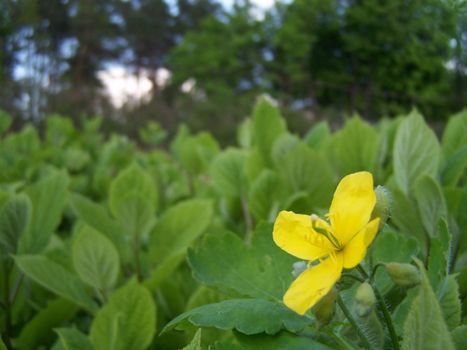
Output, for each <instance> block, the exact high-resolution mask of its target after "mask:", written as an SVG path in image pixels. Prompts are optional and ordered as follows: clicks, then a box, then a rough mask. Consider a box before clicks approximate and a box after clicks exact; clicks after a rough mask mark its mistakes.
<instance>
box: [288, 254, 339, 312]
mask: <svg viewBox="0 0 467 350" xmlns="http://www.w3.org/2000/svg"><path fill="white" fill-rule="evenodd" d="M341 271H342V254H333V255H331V256H330V257H329V258H327V259H326V260H323V261H322V262H320V263H319V264H318V265H316V266H313V267H310V268H309V269H307V270H305V271H304V272H302V274H301V275H300V276H298V277H297V279H296V280H295V281H294V282H293V283H292V284H291V286H290V287H289V289H288V290H287V292H286V293H285V295H284V304H285V305H286V306H287V307H288V308H290V309H292V310H293V311H295V312H296V313H298V314H300V315H303V314H304V313H305V312H306V311H307V310H309V309H310V308H311V307H313V305H315V304H316V303H317V302H318V301H320V300H321V298H323V297H324V296H325V295H326V294H327V293H328V292H329V290H330V289H331V288H332V286H333V285H334V284H335V283H336V282H337V280H338V279H339V278H340V276H341Z"/></svg>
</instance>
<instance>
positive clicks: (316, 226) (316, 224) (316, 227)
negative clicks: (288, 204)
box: [310, 214, 343, 250]
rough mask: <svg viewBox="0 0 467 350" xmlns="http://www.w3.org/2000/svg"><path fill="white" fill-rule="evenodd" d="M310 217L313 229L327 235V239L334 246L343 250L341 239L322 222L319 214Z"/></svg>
mask: <svg viewBox="0 0 467 350" xmlns="http://www.w3.org/2000/svg"><path fill="white" fill-rule="evenodd" d="M310 219H311V227H313V230H315V231H316V232H317V233H319V234H320V235H323V236H324V237H326V239H327V240H328V241H329V242H330V243H331V244H332V245H333V246H334V248H336V250H341V249H342V248H343V247H342V245H341V243H340V242H339V240H338V239H337V238H336V237H335V236H334V235H333V234H332V232H331V231H330V230H329V229H327V228H326V227H325V226H324V225H322V224H321V222H320V221H321V219H320V217H319V216H318V215H316V214H311V215H310Z"/></svg>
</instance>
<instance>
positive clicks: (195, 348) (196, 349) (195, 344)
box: [182, 329, 201, 350]
mask: <svg viewBox="0 0 467 350" xmlns="http://www.w3.org/2000/svg"><path fill="white" fill-rule="evenodd" d="M182 350H201V329H198V331H197V332H196V334H195V336H194V337H193V339H192V341H191V342H190V344H188V345H187V346H185V347H184V348H183V349H182Z"/></svg>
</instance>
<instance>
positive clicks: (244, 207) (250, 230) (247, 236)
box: [240, 194, 253, 244]
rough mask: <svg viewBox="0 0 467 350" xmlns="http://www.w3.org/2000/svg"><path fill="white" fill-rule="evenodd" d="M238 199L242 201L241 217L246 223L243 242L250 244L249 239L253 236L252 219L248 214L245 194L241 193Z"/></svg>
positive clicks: (248, 209)
mask: <svg viewBox="0 0 467 350" xmlns="http://www.w3.org/2000/svg"><path fill="white" fill-rule="evenodd" d="M240 200H241V202H242V210H243V217H244V219H245V225H246V234H245V242H246V243H247V244H250V243H251V239H252V237H253V220H252V218H251V215H250V208H249V206H248V200H247V198H246V196H245V195H244V194H242V196H241V199H240Z"/></svg>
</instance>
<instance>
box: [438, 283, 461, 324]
mask: <svg viewBox="0 0 467 350" xmlns="http://www.w3.org/2000/svg"><path fill="white" fill-rule="evenodd" d="M439 295H440V296H439V302H440V305H441V310H442V311H443V315H444V320H445V321H446V325H447V326H448V328H449V329H450V330H453V329H454V328H456V327H457V326H458V325H459V324H460V323H461V313H462V307H461V301H460V299H459V286H458V284H457V281H456V276H454V275H449V276H447V277H446V279H445V280H444V283H443V286H442V287H441V290H440V293H439Z"/></svg>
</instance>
